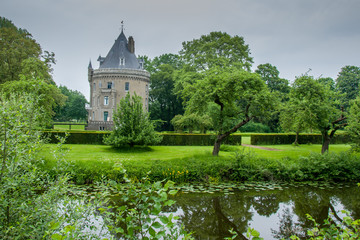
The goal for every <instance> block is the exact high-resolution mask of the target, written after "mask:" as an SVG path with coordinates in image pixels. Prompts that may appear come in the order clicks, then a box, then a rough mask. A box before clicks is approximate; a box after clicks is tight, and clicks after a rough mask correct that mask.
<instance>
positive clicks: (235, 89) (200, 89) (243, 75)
mask: <svg viewBox="0 0 360 240" xmlns="http://www.w3.org/2000/svg"><path fill="white" fill-rule="evenodd" d="M200 75H201V78H198V79H197V80H196V81H195V82H193V83H188V82H185V83H183V84H184V85H183V90H182V91H181V95H182V96H184V100H185V101H186V111H187V112H189V113H199V114H204V113H205V112H206V111H207V109H208V108H209V105H215V106H216V109H217V111H216V112H215V113H214V115H213V116H212V117H213V119H216V122H214V128H215V129H216V131H217V137H216V140H215V144H214V149H213V155H215V156H217V155H218V154H219V151H220V145H221V143H222V142H223V140H224V139H225V138H226V137H228V136H229V135H230V134H232V133H234V132H236V131H237V130H238V129H239V128H240V127H241V126H243V125H245V124H246V123H248V122H249V121H251V120H252V119H254V118H255V117H258V116H263V117H264V116H266V115H268V114H269V113H270V112H271V110H272V109H273V105H274V101H275V99H274V98H273V95H272V94H271V93H270V92H269V90H268V88H267V86H266V84H265V82H264V81H263V80H262V79H261V78H260V76H259V75H258V74H255V73H250V72H247V71H244V70H242V69H239V68H236V67H230V68H226V69H224V68H220V67H213V68H211V69H210V70H208V71H206V72H203V73H202V74H200ZM189 93H191V94H189Z"/></svg>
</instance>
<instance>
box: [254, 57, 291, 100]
mask: <svg viewBox="0 0 360 240" xmlns="http://www.w3.org/2000/svg"><path fill="white" fill-rule="evenodd" d="M255 72H256V73H257V74H259V75H260V76H261V78H262V80H264V81H265V83H266V85H267V86H268V87H269V90H270V91H276V92H279V93H281V94H285V95H286V94H288V93H289V92H290V86H289V81H288V80H287V79H284V78H280V76H279V74H280V72H279V70H278V69H277V68H276V67H275V66H273V65H271V64H270V63H265V64H260V65H259V66H257V69H256V70H255Z"/></svg>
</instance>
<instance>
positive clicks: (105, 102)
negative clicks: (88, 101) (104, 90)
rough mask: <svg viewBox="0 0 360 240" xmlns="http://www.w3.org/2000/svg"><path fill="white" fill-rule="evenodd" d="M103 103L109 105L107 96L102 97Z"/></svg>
mask: <svg viewBox="0 0 360 240" xmlns="http://www.w3.org/2000/svg"><path fill="white" fill-rule="evenodd" d="M104 105H109V97H108V96H105V97H104Z"/></svg>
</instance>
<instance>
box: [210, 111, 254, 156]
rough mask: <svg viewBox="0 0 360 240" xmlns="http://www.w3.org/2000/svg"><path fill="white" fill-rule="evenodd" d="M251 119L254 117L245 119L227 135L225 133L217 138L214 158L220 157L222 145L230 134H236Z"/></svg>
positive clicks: (213, 153)
mask: <svg viewBox="0 0 360 240" xmlns="http://www.w3.org/2000/svg"><path fill="white" fill-rule="evenodd" d="M251 119H253V118H252V117H247V118H246V119H244V120H243V121H242V122H240V123H239V124H237V125H236V126H235V127H233V128H232V129H231V130H230V131H227V132H226V133H223V134H219V135H218V136H217V137H216V140H215V144H214V148H213V152H212V155H213V156H218V155H219V151H220V145H221V143H222V141H223V140H224V139H225V138H226V137H228V136H229V135H230V134H232V133H234V132H236V131H237V130H238V129H239V128H240V127H241V126H244V125H245V124H246V123H248V122H249V121H250V120H251Z"/></svg>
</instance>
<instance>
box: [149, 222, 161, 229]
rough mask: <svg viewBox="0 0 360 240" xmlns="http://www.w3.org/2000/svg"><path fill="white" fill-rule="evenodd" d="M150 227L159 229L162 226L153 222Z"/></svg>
mask: <svg viewBox="0 0 360 240" xmlns="http://www.w3.org/2000/svg"><path fill="white" fill-rule="evenodd" d="M151 226H152V227H154V228H161V227H162V226H163V225H161V223H159V222H154V223H153V224H152V225H151Z"/></svg>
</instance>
